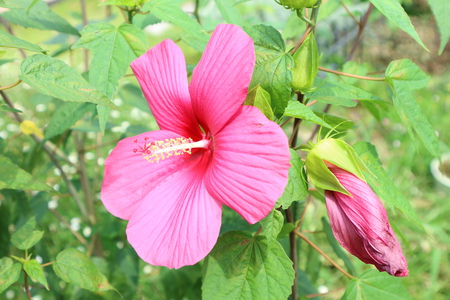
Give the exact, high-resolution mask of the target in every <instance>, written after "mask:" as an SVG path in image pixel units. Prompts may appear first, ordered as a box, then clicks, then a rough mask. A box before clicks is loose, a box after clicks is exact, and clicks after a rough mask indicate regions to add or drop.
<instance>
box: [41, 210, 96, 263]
mask: <svg viewBox="0 0 450 300" xmlns="http://www.w3.org/2000/svg"><path fill="white" fill-rule="evenodd" d="M49 210H50V212H51V213H52V214H53V215H54V216H55V217H56V218H57V219H58V220H59V221H60V222H61V223H62V224H63V225H64V226H65V227H66V228H67V229H69V231H70V232H71V233H72V234H73V235H74V236H75V237H76V238H77V239H78V240H79V241H80V243H81V244H83V246H85V247H87V246H88V243H87V241H86V239H85V238H84V237H83V236H82V235H81V234H79V233H78V231H75V230H73V229H72V227H71V226H70V224H69V222H67V221H66V220H65V219H64V218H63V217H62V216H61V215H60V214H59V213H58V212H57V211H56V210H54V209H49ZM48 264H51V263H48ZM42 266H43V267H44V265H42Z"/></svg>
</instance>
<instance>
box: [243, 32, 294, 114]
mask: <svg viewBox="0 0 450 300" xmlns="http://www.w3.org/2000/svg"><path fill="white" fill-rule="evenodd" d="M244 30H245V31H246V32H247V34H248V35H249V36H250V37H251V38H252V39H253V42H254V44H255V52H256V64H255V69H254V70H253V77H252V81H251V83H250V89H252V88H253V87H255V86H256V85H258V84H260V85H261V86H262V87H263V88H264V89H265V90H266V91H267V92H268V93H269V94H270V98H271V101H272V103H271V105H272V109H273V112H274V114H275V116H276V117H277V118H280V117H281V116H282V115H283V113H284V110H285V108H286V106H287V104H288V101H289V100H290V99H291V84H292V68H293V67H294V60H293V58H292V56H291V55H290V54H289V53H286V46H285V44H284V41H283V38H282V37H281V34H280V33H279V32H278V30H276V29H275V28H273V27H271V26H265V25H256V26H253V27H245V28H244Z"/></svg>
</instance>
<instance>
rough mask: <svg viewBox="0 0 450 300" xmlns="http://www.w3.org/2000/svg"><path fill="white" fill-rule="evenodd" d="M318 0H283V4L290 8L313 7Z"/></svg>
mask: <svg viewBox="0 0 450 300" xmlns="http://www.w3.org/2000/svg"><path fill="white" fill-rule="evenodd" d="M316 2H317V0H281V4H282V5H283V6H285V7H288V8H295V9H303V7H313V6H314V4H316Z"/></svg>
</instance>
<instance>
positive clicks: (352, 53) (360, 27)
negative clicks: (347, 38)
mask: <svg viewBox="0 0 450 300" xmlns="http://www.w3.org/2000/svg"><path fill="white" fill-rule="evenodd" d="M372 11H373V4H372V3H370V4H369V8H368V9H367V11H366V13H365V14H364V17H363V19H362V21H361V22H360V23H358V34H357V35H356V38H355V42H354V43H353V46H352V50H350V53H349V55H348V57H347V61H349V60H352V59H353V56H355V53H356V50H358V47H359V42H360V40H361V37H362V34H363V32H364V29H365V28H366V25H367V21H369V17H370V14H371V13H372Z"/></svg>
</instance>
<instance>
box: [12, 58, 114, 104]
mask: <svg viewBox="0 0 450 300" xmlns="http://www.w3.org/2000/svg"><path fill="white" fill-rule="evenodd" d="M20 69H21V71H22V75H20V79H22V80H23V82H25V83H27V84H29V85H30V86H32V87H33V88H35V89H36V90H38V91H39V92H40V93H42V94H45V95H49V96H52V97H55V98H59V99H61V100H64V101H70V102H91V103H95V104H101V105H106V106H108V107H111V108H116V106H115V105H114V103H112V102H111V101H110V100H109V99H108V98H107V97H106V96H105V95H103V94H102V93H100V92H99V91H98V90H96V89H95V88H94V87H93V86H92V85H90V84H89V83H88V82H87V81H86V80H85V79H84V78H83V77H82V76H81V75H80V74H78V73H77V72H76V71H75V69H73V68H71V67H69V66H68V65H67V64H66V63H64V62H63V61H61V60H59V59H56V58H52V57H49V56H46V55H43V54H35V55H33V56H30V57H28V58H26V59H25V60H24V61H23V62H22V65H21V66H20Z"/></svg>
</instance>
